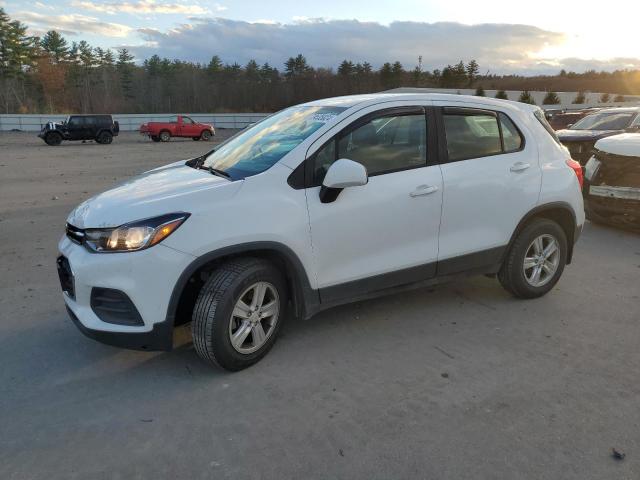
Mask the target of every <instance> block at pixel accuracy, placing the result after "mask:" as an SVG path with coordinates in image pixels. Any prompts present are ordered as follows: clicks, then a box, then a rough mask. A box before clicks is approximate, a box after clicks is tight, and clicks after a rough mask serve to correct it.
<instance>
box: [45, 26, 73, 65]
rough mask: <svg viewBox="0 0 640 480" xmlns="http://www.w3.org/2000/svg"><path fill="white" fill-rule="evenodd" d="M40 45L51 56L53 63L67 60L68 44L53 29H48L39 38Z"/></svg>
mask: <svg viewBox="0 0 640 480" xmlns="http://www.w3.org/2000/svg"><path fill="white" fill-rule="evenodd" d="M40 46H41V47H42V49H43V50H44V51H45V52H47V53H48V54H49V55H50V56H51V59H52V60H53V62H54V63H60V62H64V61H65V60H67V57H68V55H69V45H68V44H67V41H66V40H65V38H64V37H63V36H62V35H60V34H59V33H58V32H56V31H55V30H49V31H48V32H47V33H45V35H44V37H42V40H40Z"/></svg>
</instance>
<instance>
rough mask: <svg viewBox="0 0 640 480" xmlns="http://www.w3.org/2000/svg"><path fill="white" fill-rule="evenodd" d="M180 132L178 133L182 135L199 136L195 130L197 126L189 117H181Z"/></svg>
mask: <svg viewBox="0 0 640 480" xmlns="http://www.w3.org/2000/svg"><path fill="white" fill-rule="evenodd" d="M181 129H182V130H181V133H180V135H181V136H183V137H198V136H200V132H196V130H197V127H196V125H195V124H194V123H193V120H191V119H190V118H189V117H185V116H183V117H182V125H181Z"/></svg>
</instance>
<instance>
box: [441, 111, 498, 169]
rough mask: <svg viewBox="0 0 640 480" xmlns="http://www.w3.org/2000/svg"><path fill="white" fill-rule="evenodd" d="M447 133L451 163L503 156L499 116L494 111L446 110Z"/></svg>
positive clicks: (445, 123)
mask: <svg viewBox="0 0 640 480" xmlns="http://www.w3.org/2000/svg"><path fill="white" fill-rule="evenodd" d="M444 130H445V136H446V141H447V152H448V154H449V161H450V162H457V161H460V160H468V159H471V158H478V157H487V156H489V155H496V154H498V153H502V141H501V139H500V127H499V126H498V117H497V116H496V115H495V114H493V113H491V112H485V111H483V110H473V109H445V114H444Z"/></svg>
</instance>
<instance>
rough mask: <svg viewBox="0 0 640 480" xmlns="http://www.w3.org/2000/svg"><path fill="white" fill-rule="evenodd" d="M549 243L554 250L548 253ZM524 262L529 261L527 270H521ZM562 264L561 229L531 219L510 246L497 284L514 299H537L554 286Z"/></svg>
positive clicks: (563, 242)
mask: <svg viewBox="0 0 640 480" xmlns="http://www.w3.org/2000/svg"><path fill="white" fill-rule="evenodd" d="M534 241H536V244H534ZM537 242H542V243H537ZM553 242H555V246H556V249H555V250H553V252H552V248H551V246H552V243H553ZM538 252H542V253H543V254H542V255H539V254H538ZM544 252H547V253H544ZM547 254H548V256H547V257H545V256H544V255H547ZM525 258H528V259H529V260H528V261H527V264H528V265H531V266H530V267H529V268H525ZM566 261H567V236H566V235H565V233H564V230H563V229H562V227H560V225H558V224H557V223H556V222H554V221H552V220H548V219H545V218H539V219H535V220H533V221H532V222H531V223H529V224H528V225H526V226H525V227H524V229H523V230H522V231H521V232H520V233H519V234H518V236H517V237H516V239H515V241H514V242H513V244H512V245H511V248H510V249H509V252H508V253H507V257H506V259H505V261H504V263H503V264H502V268H501V269H500V272H499V273H498V280H500V283H501V284H502V286H503V287H504V288H505V290H507V291H508V292H509V293H511V294H512V295H514V296H516V297H518V298H538V297H541V296H543V295H545V294H546V293H547V292H549V291H550V290H551V289H552V288H553V287H554V286H555V284H556V283H557V282H558V280H559V279H560V276H561V275H562V272H563V271H564V266H565V264H566ZM536 270H537V271H538V277H537V281H536Z"/></svg>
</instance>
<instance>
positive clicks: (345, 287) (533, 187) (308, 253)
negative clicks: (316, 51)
mask: <svg viewBox="0 0 640 480" xmlns="http://www.w3.org/2000/svg"><path fill="white" fill-rule="evenodd" d="M581 182H582V170H581V168H580V166H579V165H578V164H577V163H576V162H574V161H573V160H571V158H570V156H569V153H568V151H567V150H566V149H565V148H564V147H562V146H561V145H560V143H559V142H558V140H557V138H556V137H555V135H554V134H553V131H552V130H551V129H550V127H549V126H548V124H547V123H546V121H545V119H544V115H543V113H542V111H541V110H540V109H538V108H537V107H532V106H528V105H524V104H520V103H513V102H508V101H502V100H492V99H485V98H479V97H465V96H458V95H455V96H453V95H435V94H406V95H404V94H402V95H401V94H376V95H360V96H349V97H340V98H332V99H326V100H319V101H315V102H310V103H307V104H304V105H299V106H295V107H291V108H288V109H286V110H283V111H281V112H278V113H276V114H274V115H272V116H270V117H268V118H266V119H265V120H263V121H261V122H259V123H258V124H256V125H254V126H253V127H251V128H249V129H247V130H244V131H242V132H240V133H239V134H237V135H236V136H235V137H233V138H231V139H229V140H228V141H226V142H225V143H223V144H221V145H219V146H217V147H216V148H215V149H214V150H213V151H211V152H209V153H208V154H206V155H203V156H202V157H199V158H194V159H191V160H189V161H186V162H185V161H180V162H176V163H174V164H171V165H167V166H165V167H161V168H157V169H155V170H151V171H150V172H147V173H145V174H142V175H140V176H138V177H136V178H133V179H131V180H129V181H127V182H125V183H124V184H122V185H120V186H117V187H115V188H113V189H112V190H109V191H107V192H105V193H102V194H100V195H98V196H96V197H94V198H92V199H89V200H87V201H86V202H84V203H82V204H81V205H80V206H78V207H77V208H76V209H75V210H74V211H73V212H72V213H71V214H70V215H69V217H68V220H67V230H66V235H64V236H63V238H62V240H61V241H60V244H59V250H60V253H61V256H60V257H59V258H58V270H59V274H60V280H61V283H62V288H63V290H64V300H65V302H66V305H67V308H68V311H69V314H70V315H71V318H72V319H73V320H74V322H75V323H76V325H77V326H78V328H79V329H80V330H81V331H82V332H83V333H85V334H86V335H88V336H90V337H92V338H95V339H97V340H100V341H102V342H105V343H109V344H114V345H118V346H123V347H129V348H142V349H150V350H158V349H161V350H170V349H171V347H172V344H173V329H174V326H176V325H180V324H184V323H187V322H191V323H192V325H191V330H192V333H193V341H194V345H195V349H196V351H197V352H198V354H199V355H200V356H201V357H202V358H204V359H205V360H208V361H210V362H213V363H215V364H217V365H220V366H221V367H223V368H226V369H228V370H239V369H242V368H245V367H247V366H249V365H251V364H253V363H255V362H257V361H258V360H259V359H260V358H262V357H263V356H264V355H265V354H266V353H267V351H268V350H269V349H270V348H271V346H272V345H273V343H274V341H275V339H276V336H277V334H278V330H279V329H280V327H281V325H282V321H283V318H284V316H285V312H286V311H287V310H288V306H289V305H290V307H291V312H292V313H293V315H295V316H296V317H299V318H309V317H311V316H312V315H314V314H315V313H317V312H318V311H320V310H323V309H326V308H328V307H331V306H335V305H337V304H341V303H346V302H351V301H355V300H362V299H366V298H370V297H373V296H377V295H381V294H384V293H389V292H396V291H399V290H400V289H403V288H408V287H412V286H413V287H415V286H416V285H425V284H429V283H433V282H436V281H442V280H443V279H449V278H452V277H454V276H456V275H459V274H469V273H479V274H497V277H498V279H499V280H500V283H501V284H502V285H503V286H504V287H505V288H506V289H507V290H508V291H509V292H511V293H512V294H513V295H515V296H517V297H521V298H533V297H539V296H541V295H544V294H545V293H547V292H548V291H549V290H550V289H551V288H552V287H553V286H554V285H555V283H556V282H557V281H558V279H559V278H560V275H561V274H562V271H563V269H564V266H565V264H567V263H570V261H571V256H572V251H573V245H574V243H575V242H576V240H577V239H578V236H579V234H580V232H581V229H582V225H583V222H584V211H583V204H582V196H581V193H580V188H581V185H580V184H581Z"/></svg>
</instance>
